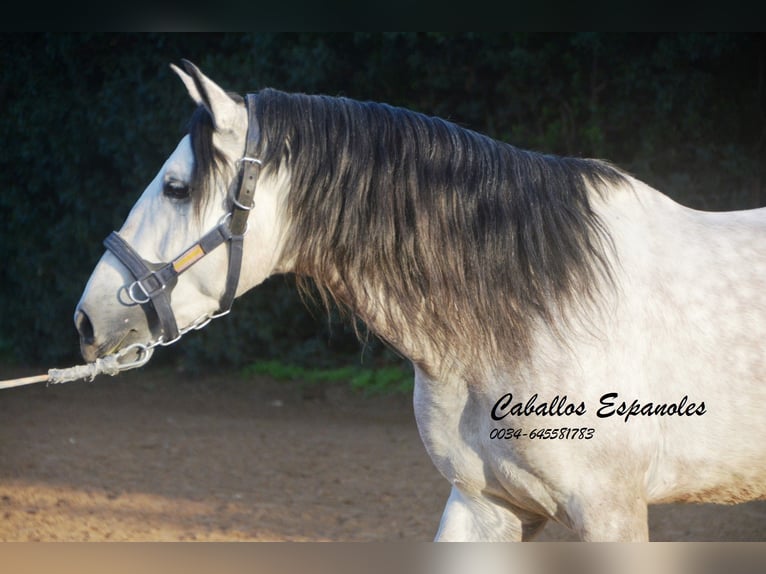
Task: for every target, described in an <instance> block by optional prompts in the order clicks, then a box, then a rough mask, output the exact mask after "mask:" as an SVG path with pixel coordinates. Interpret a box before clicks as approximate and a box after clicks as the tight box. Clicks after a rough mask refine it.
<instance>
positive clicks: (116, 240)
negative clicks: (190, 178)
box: [104, 94, 261, 360]
mask: <svg viewBox="0 0 766 574" xmlns="http://www.w3.org/2000/svg"><path fill="white" fill-rule="evenodd" d="M245 104H246V106H247V112H248V114H247V115H248V127H247V139H246V141H245V155H244V157H242V158H241V159H240V160H238V162H237V163H238V165H239V166H241V173H240V182H239V190H238V191H237V194H236V196H235V197H234V198H232V199H233V201H232V207H231V211H230V212H229V213H227V214H226V215H225V216H224V217H223V219H222V220H221V221H220V222H219V224H218V225H217V226H216V227H215V228H213V229H212V230H211V231H209V232H207V233H206V234H205V235H203V236H202V238H201V239H200V240H199V241H197V243H195V244H194V245H192V246H191V247H189V248H188V249H186V250H185V251H184V252H183V253H181V254H180V255H179V256H178V257H176V258H174V259H173V260H172V261H171V262H170V263H159V264H158V263H150V262H148V261H146V260H145V259H143V258H142V257H141V256H140V255H139V254H138V253H137V252H136V250H135V249H133V248H132V247H131V246H130V245H129V244H128V242H127V241H125V240H124V239H123V238H122V237H120V235H119V234H118V233H117V232H116V231H113V232H112V233H111V234H110V235H109V236H108V237H107V238H106V239H105V240H104V246H105V247H106V248H107V249H108V250H109V251H111V252H112V253H113V254H114V255H115V257H117V259H119V260H120V261H121V262H122V264H123V265H125V267H126V268H127V269H128V270H129V271H130V273H131V274H132V275H133V277H134V278H135V281H134V282H133V283H131V284H130V285H129V286H127V287H126V292H127V294H128V297H130V299H131V300H132V301H133V302H135V303H137V304H139V305H142V306H145V305H146V306H148V305H151V306H152V307H153V308H154V311H155V313H156V316H157V321H158V323H159V331H160V333H159V339H158V340H157V341H156V342H155V343H151V344H147V345H135V346H136V347H139V348H140V349H142V350H143V351H148V350H150V349H152V348H153V347H155V346H157V345H160V344H161V345H169V344H170V343H174V342H175V341H177V340H178V339H179V338H180V337H181V336H182V335H183V334H184V333H186V332H187V331H189V330H190V329H199V328H201V327H203V326H204V325H207V323H208V322H209V321H210V320H212V319H215V318H217V317H221V316H223V315H226V314H227V313H228V312H229V311H230V310H231V306H232V303H233V302H234V295H235V294H236V291H237V285H238V284H239V274H240V269H241V267H242V246H243V240H244V237H245V234H246V233H247V227H248V224H247V220H248V216H249V215H250V211H251V210H252V209H253V207H254V206H255V203H254V198H255V184H256V182H257V181H258V174H259V173H260V169H261V161H260V160H259V159H255V158H254V157H253V154H254V153H255V148H256V146H257V144H258V139H259V135H260V132H259V130H258V122H257V120H256V117H255V104H256V96H255V95H254V94H248V95H247V96H246V98H245ZM222 243H228V245H229V266H228V271H227V274H226V288H225V290H224V293H223V296H222V297H221V301H220V305H219V309H218V311H217V312H216V313H214V314H213V315H205V316H203V317H200V318H199V319H198V320H196V321H195V322H194V323H192V324H191V325H189V326H188V327H186V328H184V329H181V330H179V329H178V325H177V324H176V319H175V315H174V314H173V309H172V307H171V306H170V292H171V291H172V289H173V287H175V284H176V281H177V279H178V276H179V275H180V274H181V273H183V272H184V271H186V270H187V269H189V268H190V267H191V266H192V265H194V264H195V263H196V262H197V261H199V260H200V259H202V258H203V257H204V256H205V255H207V254H208V253H210V252H211V251H212V250H213V249H215V248H216V247H218V246H219V245H221V244H222ZM146 306H145V307H144V311H145V312H147V315H148V308H147V307H146ZM150 324H151V319H150ZM144 355H148V353H144ZM147 360H148V357H147Z"/></svg>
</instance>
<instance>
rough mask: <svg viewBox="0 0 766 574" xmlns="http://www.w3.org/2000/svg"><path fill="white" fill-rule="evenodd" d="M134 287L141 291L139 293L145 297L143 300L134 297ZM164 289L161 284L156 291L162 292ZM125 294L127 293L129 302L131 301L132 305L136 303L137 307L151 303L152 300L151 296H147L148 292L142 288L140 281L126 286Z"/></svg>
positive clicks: (163, 285)
mask: <svg viewBox="0 0 766 574" xmlns="http://www.w3.org/2000/svg"><path fill="white" fill-rule="evenodd" d="M136 286H138V288H139V289H140V290H141V293H143V294H144V297H145V299H141V298H139V297H138V296H137V295H136V294H135V293H134V292H133V289H134V288H135V287H136ZM164 288H165V284H164V283H163V284H162V287H160V288H159V289H157V290H156V291H162V290H163V289H164ZM127 292H128V297H130V300H131V301H133V302H134V303H137V304H139V305H143V304H144V303H148V302H149V301H151V300H152V296H151V295H149V292H148V291H147V290H146V289H145V288H144V286H143V284H142V283H141V281H140V280H136V281H133V283H131V284H130V285H129V286H128V288H127Z"/></svg>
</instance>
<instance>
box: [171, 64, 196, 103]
mask: <svg viewBox="0 0 766 574" xmlns="http://www.w3.org/2000/svg"><path fill="white" fill-rule="evenodd" d="M170 69H171V70H173V71H174V72H175V73H176V74H177V75H178V77H179V78H181V81H182V82H183V83H184V86H186V91H187V92H189V95H190V96H191V99H192V100H194V101H195V102H196V103H197V105H200V106H202V105H204V102H203V101H202V96H201V95H200V93H199V92H198V91H197V86H196V85H195V83H194V78H192V77H191V76H190V75H189V74H187V73H186V72H184V71H183V70H182V69H181V68H179V67H178V66H176V65H175V64H170Z"/></svg>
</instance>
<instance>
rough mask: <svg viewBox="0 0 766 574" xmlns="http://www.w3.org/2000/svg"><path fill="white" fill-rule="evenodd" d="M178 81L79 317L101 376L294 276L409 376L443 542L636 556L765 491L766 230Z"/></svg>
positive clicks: (359, 118)
mask: <svg viewBox="0 0 766 574" xmlns="http://www.w3.org/2000/svg"><path fill="white" fill-rule="evenodd" d="M181 66H182V67H181ZM181 66H176V65H175V64H171V67H172V69H173V71H174V72H175V73H176V74H177V75H178V77H179V78H180V79H181V81H182V82H183V84H184V86H185V87H186V90H187V91H188V93H189V95H190V97H191V99H192V100H193V101H194V103H195V104H196V109H195V111H194V113H193V115H192V116H191V120H190V122H189V130H188V133H187V134H186V135H185V136H184V137H183V138H182V139H181V140H180V143H179V144H178V146H177V147H176V149H175V151H173V153H172V154H171V155H170V156H169V157H168V159H167V161H166V162H165V164H164V165H163V166H162V167H161V169H160V170H159V172H158V173H157V175H156V176H155V178H154V179H153V180H152V181H151V183H150V184H149V185H148V187H147V188H146V190H145V191H144V192H143V194H142V195H141V196H140V198H139V199H138V201H137V202H136V204H135V205H134V207H133V208H132V210H131V211H130V213H129V215H128V216H127V219H126V220H125V222H124V225H123V226H122V228H121V229H120V230H119V232H115V233H112V234H111V235H110V236H109V237H108V238H107V240H106V241H105V245H106V247H107V249H106V251H105V252H104V254H103V256H102V257H101V259H100V260H99V262H98V263H97V265H96V267H95V269H94V271H93V273H92V275H91V277H90V279H89V281H88V283H87V285H86V287H85V290H84V292H83V294H82V298H81V299H80V301H79V303H78V304H77V307H76V310H75V317H74V320H75V326H76V328H77V330H78V332H79V337H80V347H81V351H82V355H83V357H84V358H85V359H86V360H88V361H94V360H98V359H100V358H103V357H105V356H111V355H114V354H117V356H118V357H119V361H120V364H121V365H122V366H123V367H124V368H133V367H136V366H141V365H143V364H145V363H146V361H148V360H149V357H150V356H151V352H152V351H153V349H154V348H156V347H157V346H158V345H164V344H170V343H172V342H174V341H176V340H177V339H178V338H179V337H181V336H182V335H183V334H184V333H186V332H187V331H189V330H191V329H196V328H201V327H202V326H204V325H205V324H207V322H209V321H210V320H211V319H212V318H215V317H218V316H220V315H223V314H225V313H227V312H228V311H229V309H230V307H231V304H232V300H233V299H234V298H235V297H239V296H241V295H243V294H244V293H245V292H247V291H249V290H250V289H252V288H254V287H256V286H257V285H258V284H259V283H261V282H263V281H264V280H265V279H266V278H268V277H270V276H272V275H275V274H293V275H294V276H295V277H296V278H297V283H298V287H299V288H300V289H307V288H309V286H313V287H311V288H313V289H316V292H318V297H319V298H320V299H321V300H322V301H323V302H324V303H325V304H326V305H327V306H328V307H330V308H334V306H337V307H338V308H339V309H341V310H343V311H344V312H345V313H346V314H347V315H348V316H349V317H350V318H352V319H353V320H354V321H356V320H357V319H359V320H361V321H362V322H363V323H364V324H366V325H367V327H368V328H369V329H370V331H372V332H373V333H375V334H376V335H377V336H379V337H380V338H381V339H382V340H383V341H385V342H386V343H387V344H388V345H390V346H391V347H393V348H394V349H395V350H396V351H398V352H399V353H401V354H402V355H403V356H404V357H406V358H407V359H409V360H410V361H411V362H412V364H413V367H414V379H415V381H414V392H413V405H414V412H415V419H416V423H417V427H418V430H419V434H420V437H421V438H422V441H423V444H424V446H425V450H426V451H427V454H428V455H429V456H430V458H431V460H432V461H433V463H434V465H435V467H436V468H437V469H438V470H439V472H440V473H441V474H442V475H443V477H444V478H445V479H446V480H447V481H449V483H450V484H451V492H450V495H449V498H448V500H447V501H446V506H445V508H444V511H443V515H442V518H441V521H440V523H439V525H438V528H437V527H436V526H435V532H436V535H435V540H440V541H451V540H481V541H496V540H508V541H522V540H530V539H532V538H533V537H534V536H535V535H536V534H537V533H539V532H540V530H541V529H542V528H543V526H544V525H545V524H546V522H547V521H549V520H552V521H555V522H557V523H559V524H562V525H564V526H565V527H567V528H569V529H571V530H572V531H574V533H576V535H577V536H578V538H579V539H581V540H584V541H646V540H648V539H649V532H648V525H647V513H648V511H647V508H648V505H649V504H655V503H669V502H714V503H721V504H735V503H740V502H743V501H747V500H753V499H759V498H764V497H765V496H766V440H764V439H766V417H765V416H763V408H764V407H765V406H766V384H764V383H766V381H765V380H764V379H766V351H764V341H765V340H766V299H765V298H764V297H763V293H764V292H765V291H766V211H764V210H763V209H754V210H747V211H736V212H717V213H716V212H703V211H698V210H693V209H690V208H687V207H684V206H682V205H680V204H678V203H676V202H674V201H673V200H671V199H670V198H669V197H667V196H666V195H664V194H662V193H661V192H659V191H657V190H655V189H653V188H652V187H650V186H649V185H647V184H646V183H643V182H642V181H640V180H639V179H638V178H636V177H634V176H632V175H631V174H629V173H627V172H626V171H624V170H621V169H620V168H618V167H617V166H615V165H612V164H610V163H608V162H606V161H603V160H597V159H586V158H571V157H559V156H553V155H546V154H542V153H538V152H534V151H527V150H522V149H519V148H517V147H514V146H512V145H510V144H508V143H504V142H500V141H496V140H493V139H491V138H489V137H487V136H485V135H482V134H480V133H477V132H475V131H472V130H469V129H465V128H463V127H460V126H458V125H456V124H454V123H451V122H449V121H446V120H443V119H440V118H436V117H430V116H427V115H425V114H422V113H419V112H415V111H411V110H407V109H403V108H400V107H395V106H392V105H388V104H383V103H375V102H368V101H357V100H353V99H349V98H341V97H330V96H326V95H307V94H302V93H285V92H282V91H279V90H276V89H273V88H264V89H261V90H259V91H258V92H256V93H250V94H247V96H246V97H244V98H243V97H242V96H240V95H238V94H236V93H231V92H227V91H226V90H224V89H223V88H222V87H220V86H219V85H218V84H217V83H215V82H214V81H213V80H211V79H210V78H209V77H207V76H206V75H205V74H203V73H202V71H200V69H199V68H198V67H196V66H195V65H194V64H192V63H191V62H188V61H186V60H184V61H183V62H182V65H181Z"/></svg>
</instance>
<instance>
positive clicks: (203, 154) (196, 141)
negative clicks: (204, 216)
mask: <svg viewBox="0 0 766 574" xmlns="http://www.w3.org/2000/svg"><path fill="white" fill-rule="evenodd" d="M237 97H238V98H239V99H240V100H241V99H242V98H241V97H239V96H237ZM186 129H187V132H188V133H189V137H190V138H191V146H192V153H193V155H194V171H193V173H192V179H191V182H190V191H191V198H192V202H193V205H194V211H195V213H196V214H197V215H199V213H200V211H201V209H202V207H203V206H204V205H205V201H207V199H208V198H209V197H210V195H211V192H210V187H211V186H212V185H213V183H214V182H215V181H216V180H220V179H221V177H222V176H223V175H224V172H225V171H226V158H225V156H224V155H223V154H222V153H221V152H220V151H219V150H218V149H217V148H216V147H215V146H214V145H213V132H214V131H215V127H214V125H213V118H212V116H211V115H210V112H209V111H208V110H207V109H206V108H205V107H204V106H197V109H196V110H194V113H193V114H192V116H191V118H190V119H189V123H188V124H187V126H186Z"/></svg>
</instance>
